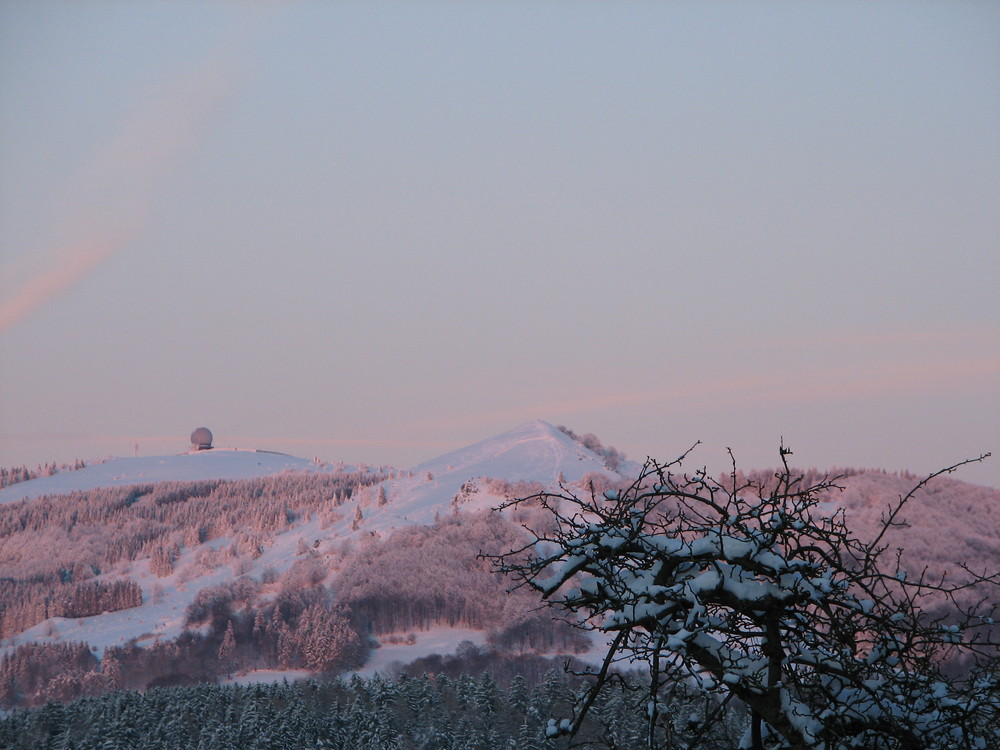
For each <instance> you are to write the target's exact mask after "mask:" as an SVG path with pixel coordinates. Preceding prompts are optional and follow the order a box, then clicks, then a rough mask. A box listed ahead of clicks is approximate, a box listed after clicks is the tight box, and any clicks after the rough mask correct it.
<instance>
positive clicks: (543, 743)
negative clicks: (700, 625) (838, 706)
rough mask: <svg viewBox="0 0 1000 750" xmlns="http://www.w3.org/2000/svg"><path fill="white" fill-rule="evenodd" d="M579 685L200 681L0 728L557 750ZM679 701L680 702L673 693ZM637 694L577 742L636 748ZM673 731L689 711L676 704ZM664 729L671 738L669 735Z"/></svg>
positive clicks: (7, 740) (221, 744)
mask: <svg viewBox="0 0 1000 750" xmlns="http://www.w3.org/2000/svg"><path fill="white" fill-rule="evenodd" d="M578 687H579V682H578V681H577V679H576V678H568V677H567V676H566V675H564V674H562V673H561V672H560V671H557V670H556V669H554V668H551V666H550V669H549V670H548V671H547V672H546V673H545V674H544V676H543V677H542V678H541V679H539V680H537V681H534V680H528V679H526V678H525V677H524V676H521V675H517V676H515V677H513V678H511V679H510V680H509V681H503V682H502V681H499V680H497V679H496V678H495V677H494V675H493V674H491V673H490V672H489V671H486V672H482V673H481V674H479V675H476V676H472V675H469V674H468V673H464V674H463V675H462V676H460V677H449V676H447V675H444V674H438V675H433V676H432V675H426V674H424V675H419V676H407V675H401V676H400V677H398V678H397V679H394V680H387V679H383V678H379V677H374V678H372V679H370V680H361V679H358V678H356V677H355V678H352V679H351V680H349V681H343V680H337V681H333V682H315V681H303V682H297V683H294V684H288V683H282V684H269V685H253V686H248V687H241V686H235V685H229V686H217V685H199V686H196V687H191V688H158V689H154V690H149V691H147V692H146V693H144V694H143V693H136V692H127V691H119V692H114V693H110V694H107V695H104V696H102V697H100V698H84V699H81V700H78V701H75V702H73V703H69V704H65V705H64V704H59V703H49V704H46V705H45V706H43V707H41V708H38V709H34V710H31V711H22V712H18V713H16V714H14V715H12V716H9V717H8V718H6V719H4V720H2V721H0V747H2V748H8V749H9V750H29V749H30V750H55V749H56V748H60V749H61V748H68V747H72V748H75V750H126V749H127V750H168V749H169V750H209V749H210V750H257V749H261V750H263V749H264V748H267V749H268V750H270V749H272V748H298V747H301V748H306V747H308V748H327V749H331V750H369V749H370V750H418V749H420V750H497V749H498V748H509V747H516V748H518V750H550V749H551V750H556V749H557V748H565V747H566V742H567V741H566V740H565V739H553V738H549V737H547V736H546V728H547V727H548V726H549V721H550V718H551V717H563V716H566V715H568V712H569V710H570V707H571V705H572V702H573V700H574V698H575V695H576V691H577V689H578ZM677 697H678V696H675V698H677ZM635 699H636V695H635V694H633V693H631V692H629V691H627V690H623V689H621V688H619V689H617V690H611V691H608V693H607V694H606V695H603V696H602V698H601V700H600V703H599V704H597V705H596V706H595V707H594V709H593V711H592V718H591V719H590V720H589V722H588V724H587V725H586V726H585V728H584V731H583V733H582V734H581V736H580V737H578V738H577V741H579V740H586V741H589V742H590V743H591V744H590V746H591V747H604V748H616V749H617V750H632V749H633V748H635V749H636V750H637V749H638V748H640V747H643V746H644V744H643V743H644V736H645V735H644V733H645V729H646V727H645V721H644V718H643V715H642V712H641V711H636V710H634V702H635ZM675 707H676V713H677V716H678V717H679V718H678V721H677V724H678V727H679V729H678V734H679V735H681V734H682V733H683V724H684V722H685V721H686V718H687V717H689V716H690V715H691V713H692V712H701V711H704V710H708V709H709V708H710V707H707V706H702V705H699V704H698V703H697V702H696V701H694V700H693V699H690V700H682V701H681V702H678V703H675ZM670 731H673V730H672V729H671V730H670ZM714 731H715V736H713V737H707V738H704V741H703V742H702V743H701V744H700V745H699V747H702V748H705V750H721V748H731V747H735V746H736V743H737V741H738V737H739V734H740V732H741V731H742V716H741V715H740V714H739V712H731V714H730V715H729V717H728V719H727V720H725V721H722V720H720V721H719V722H718V723H717V725H716V727H715V729H714Z"/></svg>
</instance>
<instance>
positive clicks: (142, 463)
mask: <svg viewBox="0 0 1000 750" xmlns="http://www.w3.org/2000/svg"><path fill="white" fill-rule="evenodd" d="M323 470H329V469H324V467H321V466H318V465H317V464H316V463H315V462H313V461H307V460H306V459H304V458H296V457H294V456H288V455H285V454H284V453H272V452H270V451H255V450H221V449H215V450H207V451H196V452H192V453H182V454H180V455H176V456H149V457H147V456H143V457H138V458H109V459H106V460H105V461H103V462H101V463H94V464H91V465H89V466H86V467H85V468H83V469H78V470H76V471H64V472H60V473H59V474H53V475H52V476H50V477H39V478H37V479H32V480H30V481H27V482H19V483H18V484H14V485H11V486H10V487H4V488H3V489H2V490H0V503H12V502H16V501H18V500H24V499H25V498H35V497H41V496H42V495H65V494H68V493H70V492H74V491H77V490H92V489H96V488H98V487H114V486H124V485H129V484H143V483H147V482H168V481H179V482H184V481H194V480H203V479H252V478H254V477H266V476H271V475H273V474H280V473H282V472H285V471H309V472H314V471H323Z"/></svg>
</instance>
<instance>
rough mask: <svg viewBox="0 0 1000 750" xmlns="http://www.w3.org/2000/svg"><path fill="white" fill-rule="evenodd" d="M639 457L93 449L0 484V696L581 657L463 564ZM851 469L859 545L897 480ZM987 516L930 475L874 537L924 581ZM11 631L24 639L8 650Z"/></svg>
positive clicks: (987, 548) (517, 598)
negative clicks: (29, 678) (490, 653)
mask: <svg viewBox="0 0 1000 750" xmlns="http://www.w3.org/2000/svg"><path fill="white" fill-rule="evenodd" d="M587 437H588V438H589V439H590V444H591V445H594V442H593V441H594V440H595V439H594V438H593V436H587ZM596 447H597V448H598V450H599V449H600V446H599V443H598V444H597V446H596ZM612 453H613V449H612ZM636 470H637V469H636V467H635V465H634V464H630V463H628V462H624V463H623V464H622V471H623V472H624V473H623V474H620V473H618V472H615V471H612V470H610V469H609V468H608V465H607V462H606V459H605V458H604V457H602V455H598V453H595V452H594V451H593V450H590V449H588V448H587V447H585V446H584V445H583V442H582V441H581V440H575V439H573V437H571V436H570V435H569V434H567V431H565V430H563V429H560V428H555V427H553V426H551V425H548V424H546V423H544V422H539V421H535V422H530V423H527V424H524V425H521V426H519V427H516V428H514V429H512V430H510V431H508V432H505V433H502V434H501V435H497V436H494V437H492V438H489V439H486V440H483V441H481V442H479V443H476V444H474V445H470V446H467V447H465V448H462V449H459V450H457V451H453V452H451V453H448V454H445V455H443V456H440V457H438V458H436V459H433V460H431V461H427V462H424V463H422V464H420V465H419V466H416V467H413V468H412V469H408V470H397V469H392V468H388V467H380V468H378V469H375V468H370V467H354V466H345V465H331V464H317V463H315V462H309V461H306V460H303V459H297V458H294V457H291V456H283V455H280V454H274V453H265V452H256V451H222V450H212V451H203V452H200V453H191V454H182V455H179V456H165V457H159V458H120V459H109V460H107V461H105V462H103V463H100V464H95V465H92V466H88V467H87V468H85V469H81V470H78V471H72V472H65V473H62V474H57V475H55V476H51V477H42V478H39V479H35V480H31V481H27V482H23V483H21V484H18V485H14V486H12V487H8V488H6V489H5V490H3V492H0V501H2V504H0V636H2V641H0V652H2V653H4V654H5V657H4V662H3V664H2V665H0V702H2V703H4V704H5V705H12V704H16V703H24V702H28V703H31V702H38V701H41V700H44V699H46V698H58V699H65V698H66V697H72V696H74V695H78V694H81V693H88V692H95V691H96V692H100V691H101V690H103V689H107V687H109V686H115V685H125V686H128V687H146V686H148V685H150V684H176V683H184V682H192V681H198V680H210V681H211V680H215V679H216V678H217V677H218V675H220V674H225V673H229V672H231V673H236V672H240V673H249V674H243V676H242V677H239V678H238V679H240V680H243V681H247V680H252V679H255V678H254V677H253V674H254V673H255V672H256V671H257V670H260V673H259V674H260V676H259V677H258V678H257V679H275V676H276V675H279V676H280V675H281V674H286V673H289V672H287V670H298V671H297V672H293V673H294V674H303V673H316V672H325V671H330V670H333V671H338V670H342V669H345V668H362V667H363V668H365V669H367V670H368V672H369V673H370V672H371V671H372V670H373V669H376V668H388V667H389V665H391V664H392V663H393V662H394V661H402V660H405V661H411V660H413V659H415V658H420V657H425V656H427V655H429V654H430V653H431V652H433V651H440V650H441V646H442V644H447V643H451V644H452V648H454V646H456V645H457V644H458V642H459V641H472V642H474V643H477V644H483V645H485V644H486V643H487V642H488V643H490V644H492V646H493V647H496V648H504V649H508V650H514V651H520V650H529V651H535V652H539V651H540V652H558V651H563V652H574V651H579V650H580V649H584V648H586V647H587V643H585V642H580V641H579V639H575V631H572V630H567V629H566V628H562V629H560V628H559V627H557V626H554V625H553V623H552V622H551V620H550V619H549V618H548V617H546V616H545V615H544V613H543V614H539V613H538V612H536V611H535V607H536V604H537V602H536V601H535V600H533V599H531V598H530V597H527V598H526V596H525V595H524V594H523V593H518V594H516V595H507V594H505V591H506V582H505V581H503V580H500V579H499V578H497V576H496V575H495V574H494V573H493V572H492V571H491V570H490V567H489V565H488V564H487V563H485V562H484V561H482V560H481V559H479V558H478V555H479V553H480V552H500V551H503V550H505V549H509V548H511V547H512V546H517V544H518V543H519V540H522V539H523V536H522V534H523V532H522V531H521V530H520V528H519V526H518V525H517V523H521V522H525V521H528V523H529V525H537V524H538V523H544V520H545V519H544V514H542V513H541V511H540V510H538V509H532V507H530V506H529V507H528V508H523V509H519V510H518V513H519V514H520V515H518V516H517V517H516V518H511V519H504V518H500V517H498V516H496V514H489V513H488V511H489V509H490V508H494V507H496V506H497V505H499V504H500V503H502V502H503V501H504V500H506V499H509V498H511V497H515V496H524V495H530V494H532V493H534V492H537V491H540V490H543V489H555V488H557V487H558V485H559V483H560V482H561V483H562V484H563V485H564V486H565V487H567V488H569V489H570V490H575V491H578V492H584V491H588V490H587V488H588V486H589V485H590V484H592V483H597V482H598V480H599V481H600V483H601V484H603V485H606V486H613V485H621V484H623V483H626V482H627V481H629V480H630V479H631V478H632V477H633V476H634V472H635V471H636ZM848 474H849V475H848V476H847V477H845V478H844V479H843V480H842V482H841V483H842V484H843V485H844V487H845V489H844V491H843V492H841V493H837V494H835V495H832V496H831V497H830V498H829V501H830V503H831V508H832V507H834V506H836V507H841V508H843V509H844V511H845V512H846V514H847V517H848V521H849V523H850V524H851V525H852V528H853V529H854V530H855V532H856V533H857V534H858V535H859V536H862V537H863V536H864V535H865V534H866V533H869V532H870V530H871V529H874V528H875V525H876V524H877V523H878V521H879V518H880V515H881V513H882V512H883V511H884V509H885V507H886V506H887V505H888V503H889V502H891V501H892V500H894V499H896V498H897V497H899V496H900V495H902V494H905V493H906V492H907V491H908V490H909V489H910V488H911V487H912V486H913V484H914V483H915V480H913V479H912V478H910V477H899V476H891V475H888V474H885V473H883V472H877V471H863V472H861V471H859V472H848ZM21 498H26V499H24V500H23V501H22V500H21ZM998 509H1000V491H997V490H993V489H990V488H985V487H977V486H975V485H970V484H967V483H964V482H960V481H956V480H951V479H939V480H936V481H935V482H933V483H932V484H931V485H930V486H929V487H928V488H927V489H926V490H925V491H922V492H921V493H919V494H918V496H917V497H915V498H914V500H913V502H912V503H911V504H910V506H909V507H908V509H907V514H906V518H907V521H908V522H909V523H910V526H909V528H905V529H897V530H894V531H893V533H892V534H891V535H890V536H889V537H888V541H889V543H890V544H891V545H893V546H900V547H905V548H906V549H907V552H906V554H905V555H904V558H903V559H904V562H906V564H907V565H908V566H912V569H914V570H922V569H925V568H926V569H927V570H928V571H930V572H931V573H932V574H934V575H939V574H941V573H942V572H944V571H946V570H952V571H954V566H953V565H952V563H954V561H955V560H959V561H965V562H968V563H970V564H972V565H973V566H974V567H977V568H991V569H1000V544H997V542H996V541H995V539H994V538H993V535H992V534H991V530H992V529H994V528H995V526H996V524H995V521H996V519H997V514H998V513H1000V510H998ZM532 514H535V515H532ZM511 521H516V522H517V523H512V522H511ZM449 633H451V634H452V635H449ZM373 638H374V640H373ZM378 642H380V645H381V648H380V649H379V651H378V652H377V654H375V655H372V654H370V653H369V651H368V649H369V647H370V644H372V643H376V644H377V643H378ZM73 643H85V644H87V646H86V648H85V651H84V652H78V651H74V650H73V648H75V647H72V646H70V645H69V644H73ZM29 644H30V645H31V647H32V648H34V649H36V650H35V651H31V652H29V651H25V648H26V647H27V645H29ZM15 656H16V658H15ZM67 659H68V660H70V661H71V662H72V663H73V664H75V665H76V666H74V667H72V668H71V669H69V668H68V667H67V666H66V664H67V663H68V662H66V660H67ZM73 660H76V661H73ZM46 663H48V664H50V668H51V669H52V670H55V671H53V672H52V675H55V674H61V673H66V674H71V675H76V676H75V677H73V678H72V679H70V678H68V677H67V678H64V679H63V678H60V679H61V680H62V681H60V680H56V679H55V678H54V677H51V678H49V679H43V677H44V674H45V673H46V672H45V669H46V667H44V664H46ZM25 664H28V665H29V666H28V667H25ZM30 665H34V666H30ZM375 665H381V666H379V667H376V666H375ZM57 666H58V669H57V668H56V667H57ZM16 670H20V672H18V673H19V674H25V673H32V670H34V672H35V673H37V674H38V675H41V677H39V681H38V682H37V684H34V685H33V686H31V685H21V687H19V688H18V689H17V690H14V691H13V692H11V689H10V688H9V687H8V688H3V679H4V675H6V674H8V673H10V674H13V673H14V671H16ZM60 670H61V671H60ZM67 670H68V671H67ZM275 670H278V671H277V672H276V671H275ZM67 681H68V682H67ZM18 684H20V683H18ZM4 690H6V692H4Z"/></svg>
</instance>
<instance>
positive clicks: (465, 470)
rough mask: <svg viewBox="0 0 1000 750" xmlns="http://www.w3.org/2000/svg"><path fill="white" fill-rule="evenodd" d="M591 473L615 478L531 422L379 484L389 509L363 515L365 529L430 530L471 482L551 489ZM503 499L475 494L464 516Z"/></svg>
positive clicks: (599, 462)
mask: <svg viewBox="0 0 1000 750" xmlns="http://www.w3.org/2000/svg"><path fill="white" fill-rule="evenodd" d="M591 472H596V473H601V474H605V475H607V476H609V477H612V478H615V479H617V478H618V475H617V474H615V473H614V472H612V471H610V470H609V469H608V468H607V467H606V466H605V463H604V460H603V459H602V458H601V457H600V456H598V455H596V454H595V453H593V452H592V451H590V450H588V449H587V448H584V447H583V446H582V445H580V444H579V443H578V442H576V441H575V440H573V439H572V438H570V437H568V436H567V435H566V434H565V433H563V432H561V431H560V430H558V429H556V428H555V427H553V426H552V425H550V424H548V423H547V422H542V421H540V420H536V421H533V422H527V423H525V424H522V425H520V426H519V427H515V428H514V429H512V430H508V431H507V432H504V433H501V434H499V435H496V436H494V437H491V438H488V439H486V440H482V441H480V442H478V443H475V444H473V445H469V446H467V447H465V448H460V449H459V450H457V451H453V452H451V453H446V454H444V455H443V456H439V457H438V458H435V459H432V460H430V461H426V462H424V463H422V464H420V465H418V466H415V467H414V468H413V469H412V470H411V472H410V473H412V476H409V477H400V478H398V479H395V480H387V481H386V482H383V486H384V489H385V492H386V495H387V496H388V498H389V503H388V504H387V505H386V506H384V507H381V508H379V507H375V508H372V509H371V510H370V511H368V510H366V519H367V521H368V523H369V524H370V525H369V528H372V527H375V528H378V529H379V530H387V529H390V528H393V527H396V526H399V525H401V524H429V523H433V522H434V514H435V513H438V512H440V513H441V514H444V513H445V512H446V511H448V510H449V509H450V504H451V501H452V499H453V498H454V497H455V496H456V495H457V494H458V493H459V492H460V491H461V489H462V485H464V484H466V482H469V481H470V480H476V479H482V478H491V479H506V480H509V481H512V482H513V481H523V482H538V483H541V484H542V485H545V486H546V487H551V488H555V487H556V485H557V483H558V481H559V478H560V476H562V478H563V480H564V481H566V482H575V481H577V480H580V479H582V478H583V477H584V476H585V475H586V474H589V473H591ZM505 499H506V498H504V497H502V496H496V495H491V494H490V493H489V492H488V491H482V492H477V493H476V494H475V495H474V497H472V498H471V500H470V501H469V502H468V503H466V504H463V506H462V508H463V510H467V511H475V510H484V509H486V508H489V507H496V506H497V505H499V504H500V503H501V502H503V501H504V500H505Z"/></svg>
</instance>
